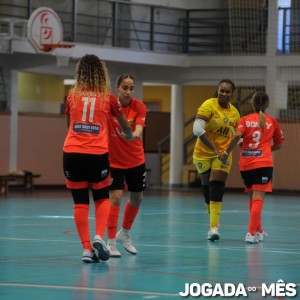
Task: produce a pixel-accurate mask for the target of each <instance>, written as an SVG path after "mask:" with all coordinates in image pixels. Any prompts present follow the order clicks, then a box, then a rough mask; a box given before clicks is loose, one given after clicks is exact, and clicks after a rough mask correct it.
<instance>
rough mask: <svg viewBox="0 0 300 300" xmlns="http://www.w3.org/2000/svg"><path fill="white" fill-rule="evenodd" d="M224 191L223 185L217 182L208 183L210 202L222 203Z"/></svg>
mask: <svg viewBox="0 0 300 300" xmlns="http://www.w3.org/2000/svg"><path fill="white" fill-rule="evenodd" d="M224 190H225V183H224V182H222V181H219V180H213V181H210V182H209V193H210V200H212V201H215V202H222V200H223V195H224Z"/></svg>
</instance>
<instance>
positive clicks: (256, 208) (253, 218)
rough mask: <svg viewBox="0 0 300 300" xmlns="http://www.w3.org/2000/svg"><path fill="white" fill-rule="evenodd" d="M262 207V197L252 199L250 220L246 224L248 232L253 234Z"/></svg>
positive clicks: (257, 225)
mask: <svg viewBox="0 0 300 300" xmlns="http://www.w3.org/2000/svg"><path fill="white" fill-rule="evenodd" d="M262 208H263V200H262V199H252V207H251V212H250V220H249V225H248V232H249V233H250V234H252V235H254V234H255V232H256V231H257V228H258V227H259V224H260V218H261V212H262Z"/></svg>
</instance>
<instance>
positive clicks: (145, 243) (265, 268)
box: [0, 189, 300, 300]
mask: <svg viewBox="0 0 300 300" xmlns="http://www.w3.org/2000/svg"><path fill="white" fill-rule="evenodd" d="M123 199H124V200H123V205H122V208H123V207H124V201H125V199H126V194H125V197H124V198H123ZM91 207H93V206H91ZM299 212H300V202H299V196H297V195H289V196H286V195H282V194H276V193H273V194H272V195H267V197H266V201H265V206H264V211H263V223H264V229H265V231H266V232H267V233H268V236H267V237H266V239H265V241H264V242H261V243H260V244H258V245H251V244H245V242H244V237H245V234H246V231H247V224H248V202H247V197H246V195H245V194H243V192H242V191H241V192H228V191H227V192H226V193H225V197H224V204H223V213H222V217H221V228H220V234H221V240H220V241H218V242H209V241H207V240H206V235H207V231H208V216H207V213H206V211H205V209H204V207H203V200H202V194H201V190H199V189H190V190H184V189H182V190H173V191H170V190H154V189H150V190H148V191H146V192H145V197H144V201H143V204H142V208H141V210H140V213H139V214H138V217H137V219H136V222H135V224H134V227H133V230H132V238H133V241H134V244H135V246H136V248H137V250H138V254H137V255H136V256H133V255H131V254H129V253H127V252H126V251H125V250H124V249H123V247H122V246H121V245H120V244H119V245H118V248H119V250H120V251H121V253H122V257H121V258H111V259H110V260H109V261H107V262H100V263H93V264H85V263H82V261H81V255H82V248H81V244H80V242H79V239H78V237H77V233H76V230H75V225H74V221H73V217H72V200H71V197H70V194H69V191H65V190H59V191H57V190H50V191H45V190H42V189H36V190H34V191H33V192H27V193H23V192H21V191H11V192H10V193H9V195H8V196H7V197H1V199H0V242H1V244H0V245H1V247H0V249H1V258H0V265H1V272H0V299H1V300H6V299H7V300H8V299H9V300H14V299H30V300H34V299H74V300H81V299H84V300H87V299H100V300H115V299H131V300H136V299H180V298H182V297H181V296H180V295H179V292H184V289H185V284H187V283H189V284H196V285H197V286H201V285H203V284H211V285H212V286H214V285H216V284H219V285H220V284H221V285H223V286H224V285H225V284H228V283H231V284H234V285H235V286H240V284H242V285H243V286H244V287H245V289H246V290H247V289H248V288H249V287H250V289H251V291H250V292H247V293H248V297H247V298H246V297H243V296H241V297H237V298H238V299H243V298H246V299H288V298H289V297H287V296H285V297H282V296H274V295H273V296H272V295H269V296H265V297H262V293H261V292H262V291H261V287H262V284H264V285H266V286H268V287H269V286H271V285H272V284H273V287H274V286H276V283H277V282H278V281H279V280H283V281H284V282H285V283H286V284H290V283H294V284H296V285H297V287H296V288H295V289H296V291H297V296H295V297H293V299H297V298H298V299H299V298H300V294H299V293H300V287H299V285H300V270H299V262H300V229H299V228H300V219H299ZM122 213H123V212H122ZM90 218H91V223H92V225H94V222H93V220H94V218H93V209H92V210H91V212H90ZM92 229H93V226H92V228H91V231H92ZM194 286H195V285H194ZM253 289H254V290H256V291H253ZM197 291H198V290H197V288H196V289H195V290H194V292H195V293H196V292H197ZM197 297H198V296H197ZM197 297H196V296H193V297H192V296H191V297H189V298H190V299H192V298H197ZM198 298H199V299H206V298H210V297H206V296H203V295H200V296H199V297H198ZM212 298H213V299H223V298H224V297H221V296H217V297H212ZM228 298H229V299H234V298H236V297H234V296H232V297H227V299H228Z"/></svg>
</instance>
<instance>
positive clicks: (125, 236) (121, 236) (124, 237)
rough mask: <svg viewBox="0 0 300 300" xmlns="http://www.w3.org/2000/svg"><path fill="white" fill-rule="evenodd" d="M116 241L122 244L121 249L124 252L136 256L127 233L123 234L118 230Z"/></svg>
mask: <svg viewBox="0 0 300 300" xmlns="http://www.w3.org/2000/svg"><path fill="white" fill-rule="evenodd" d="M117 241H118V242H121V243H123V247H124V248H125V250H126V251H128V252H129V253H131V254H134V255H135V254H137V250H136V249H135V247H134V246H133V245H132V240H131V238H130V236H129V234H128V233H124V232H123V231H122V230H120V231H119V232H118V233H117Z"/></svg>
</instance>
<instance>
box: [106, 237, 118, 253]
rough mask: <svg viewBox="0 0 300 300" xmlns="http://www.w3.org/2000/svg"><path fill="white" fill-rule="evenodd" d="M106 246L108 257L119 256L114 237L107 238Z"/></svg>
mask: <svg viewBox="0 0 300 300" xmlns="http://www.w3.org/2000/svg"><path fill="white" fill-rule="evenodd" d="M106 248H107V250H108V251H109V253H110V257H121V253H120V251H119V250H118V248H117V245H116V240H115V239H110V240H108V242H107V245H106Z"/></svg>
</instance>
